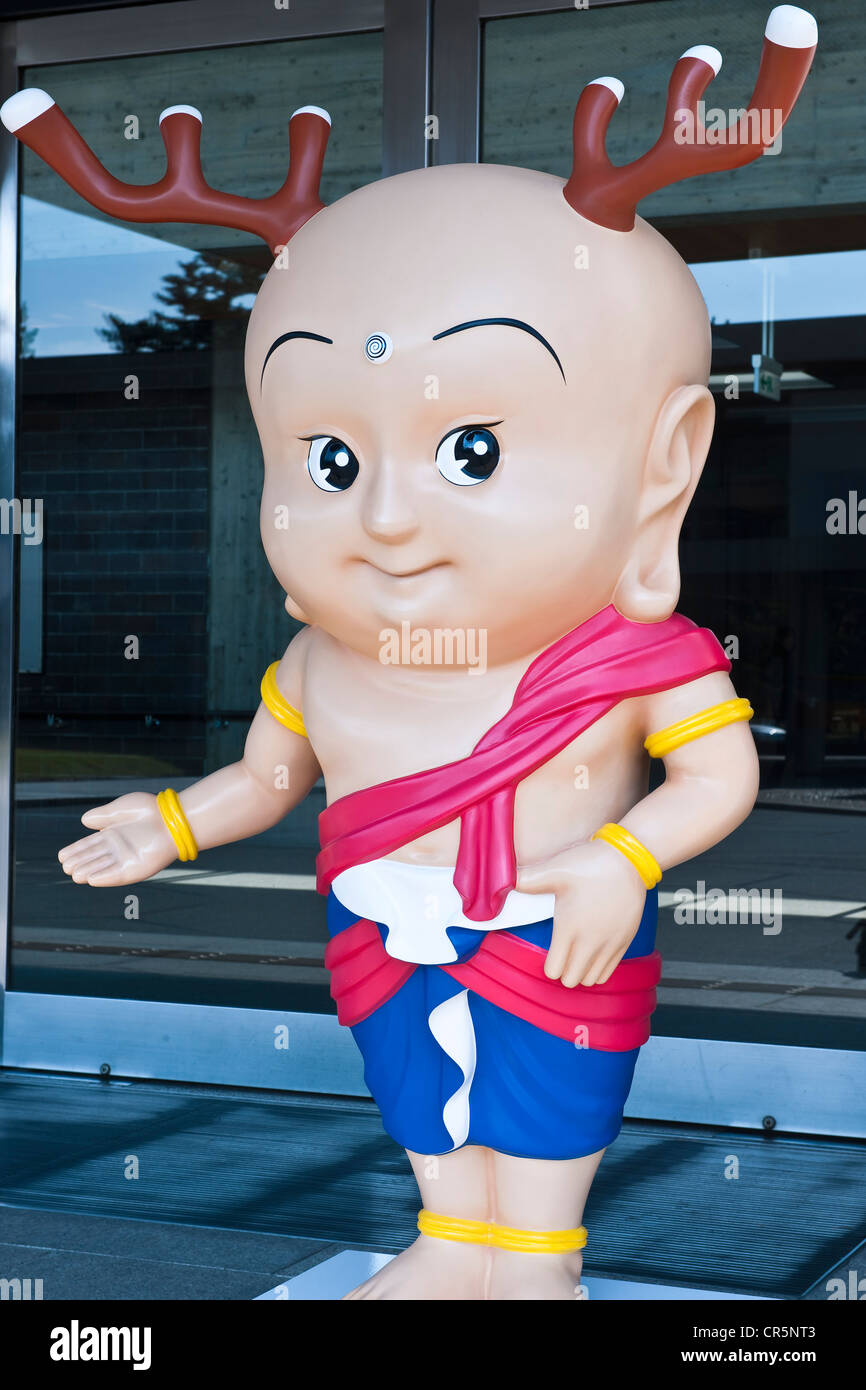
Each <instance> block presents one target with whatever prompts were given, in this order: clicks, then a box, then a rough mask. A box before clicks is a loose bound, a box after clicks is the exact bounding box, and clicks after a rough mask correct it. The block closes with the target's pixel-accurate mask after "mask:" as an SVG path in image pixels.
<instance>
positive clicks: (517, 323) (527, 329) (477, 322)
mask: <svg viewBox="0 0 866 1390" xmlns="http://www.w3.org/2000/svg"><path fill="white" fill-rule="evenodd" d="M490 323H502V324H504V325H505V326H506V328H520V329H522V330H523V332H524V333H529V334H531V335H532V337H533V338H537V340H538V342H539V343H541V344H542V346H543V347H546V348H547V351H548V352H549V353H550V355H551V357H552V358H553V360H554V362H555V363H556V365H557V367H558V368H559V371H560V375H561V376H562V379H563V381H565V372H564V371H563V370H562V363H561V362H560V360H559V358H558V356H557V354H556V353H555V352H554V350H553V348H552V347H551V346H550V343H549V342H548V341H547V339H546V338H544V337H542V335H541V334H540V333H539V331H538V329H537V328H533V327H532V324H531V323H524V322H523V319H470V320H469V322H468V323H457V324H455V325H454V327H453V328H446V329H445V331H444V332H443V333H434V335H433V341H434V343H435V342H436V341H437V340H438V339H439V338H449V337H450V336H451V334H452V333H462V332H463V330H464V329H466V328H483V327H484V326H485V325H487V324H490Z"/></svg>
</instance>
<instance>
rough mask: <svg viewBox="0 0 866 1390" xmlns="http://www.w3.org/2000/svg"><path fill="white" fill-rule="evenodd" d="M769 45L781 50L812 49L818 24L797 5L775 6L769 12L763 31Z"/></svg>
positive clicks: (815, 41)
mask: <svg viewBox="0 0 866 1390" xmlns="http://www.w3.org/2000/svg"><path fill="white" fill-rule="evenodd" d="M764 33H765V35H766V37H767V38H768V39H769V40H770V42H771V43H778V44H780V45H781V47H782V48H814V47H815V44H816V43H817V42H818V22H817V20H816V19H815V16H814V15H813V14H810V13H809V11H808V10H801V9H800V7H799V5H777V6H776V8H775V9H774V10H771V11H770V16H769V18H768V20H767V27H766V29H765V30H764Z"/></svg>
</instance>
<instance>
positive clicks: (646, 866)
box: [591, 821, 662, 888]
mask: <svg viewBox="0 0 866 1390" xmlns="http://www.w3.org/2000/svg"><path fill="white" fill-rule="evenodd" d="M591 838H592V839H593V840H604V842H605V843H606V844H608V845H612V846H613V848H614V849H618V850H619V852H620V854H624V855H625V857H626V859H628V860H630V862H631V863H632V864H633V865H634V867H635V868H636V869H637V871H638V873H639V874H640V876H641V878H642V879H643V882H644V886H645V887H647V888H655V886H656V884H657V883H658V882H659V881H660V880H661V876H662V871H661V869H660V868H659V865H658V862H657V861H656V860H655V859H653V857H652V855H651V854H650V852H649V850H648V849H647V848H646V845H642V844H641V842H640V840H636V839H635V837H634V835H632V834H631V832H630V831H628V830H626V829H625V827H624V826H622V825H615V824H613V822H612V821H609V822H608V824H607V825H603V826H602V827H601V829H600V830H596V832H595V834H594V835H593V836H592V837H591Z"/></svg>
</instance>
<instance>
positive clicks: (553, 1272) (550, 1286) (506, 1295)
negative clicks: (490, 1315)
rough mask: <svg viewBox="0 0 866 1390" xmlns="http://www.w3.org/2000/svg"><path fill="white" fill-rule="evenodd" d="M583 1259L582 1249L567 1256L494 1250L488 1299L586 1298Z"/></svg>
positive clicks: (549, 1301)
mask: <svg viewBox="0 0 866 1390" xmlns="http://www.w3.org/2000/svg"><path fill="white" fill-rule="evenodd" d="M582 1267H583V1259H582V1256H581V1253H580V1251H579V1250H574V1251H570V1252H569V1253H568V1254H567V1255H539V1254H536V1253H534V1252H533V1253H532V1254H518V1253H517V1252H516V1251H514V1250H494V1251H493V1266H492V1270H491V1275H490V1287H489V1290H488V1293H487V1297H488V1298H490V1299H494V1300H505V1299H512V1300H514V1299H536V1300H539V1301H541V1302H544V1303H552V1302H560V1301H562V1300H563V1299H564V1300H568V1301H574V1299H583V1298H584V1297H585V1294H584V1291H583V1289H582V1286H581V1283H580V1275H581V1269H582Z"/></svg>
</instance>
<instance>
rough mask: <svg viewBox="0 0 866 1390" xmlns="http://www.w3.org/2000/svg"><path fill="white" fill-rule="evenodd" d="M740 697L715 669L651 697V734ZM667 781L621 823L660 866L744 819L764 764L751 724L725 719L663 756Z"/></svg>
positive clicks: (694, 851) (687, 856)
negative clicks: (760, 765) (722, 726)
mask: <svg viewBox="0 0 866 1390" xmlns="http://www.w3.org/2000/svg"><path fill="white" fill-rule="evenodd" d="M735 697H736V691H735V690H734V687H733V685H732V684H731V682H730V680H729V679H728V677H727V676H726V675H722V674H720V673H716V674H713V675H710V676H702V677H701V678H700V679H699V680H696V681H691V682H689V683H688V684H687V685H682V686H679V687H678V688H677V689H676V690H666V691H663V692H662V693H661V694H659V695H653V696H651V697H650V698H649V699H648V700H647V702H646V718H647V729H646V732H647V734H651V733H655V732H656V731H657V730H659V729H662V728H666V727H667V726H668V725H670V724H674V723H678V722H679V721H680V720H682V719H687V718H689V717H690V716H691V715H693V714H697V713H699V712H701V711H703V710H705V709H708V708H709V707H710V706H712V705H717V704H721V703H723V702H724V701H726V700H731V699H734V698H735ZM663 761H664V765H665V781H664V782H663V784H662V785H661V786H660V787H658V788H657V789H656V790H655V791H654V792H650V794H649V795H648V796H646V797H644V799H643V800H642V801H639V802H638V804H637V805H636V806H634V807H632V809H631V810H630V811H629V813H628V815H626V816H624V817H623V818H622V820H621V821H620V824H621V825H622V826H624V827H625V829H626V830H628V831H630V832H631V834H632V835H634V836H635V837H636V838H637V839H638V840H640V842H641V844H643V845H645V846H646V848H647V849H648V850H649V851H650V853H651V854H652V855H653V857H654V858H655V859H656V860H657V861H658V864H659V867H660V868H661V869H662V870H664V869H669V868H672V867H673V866H674V865H675V864H681V863H683V861H684V860H686V859H691V858H693V856H694V855H696V854H700V853H701V852H702V851H703V850H706V849H709V848H710V847H711V846H712V845H715V844H718V842H719V841H720V840H723V839H724V838H725V836H726V835H730V833H731V831H732V830H735V829H736V828H737V826H738V825H740V824H741V822H742V821H744V820H745V819H746V817H747V816H748V814H749V812H750V811H751V809H752V807H753V806H754V804H755V798H756V797H757V795H758V780H759V764H758V754H757V750H756V749H755V741H754V739H753V738H752V734H751V731H750V729H749V726H748V724H747V723H745V722H743V723H736V724H728V725H727V726H726V727H724V728H721V729H716V730H714V731H713V732H712V733H709V734H704V735H702V737H700V738H696V739H694V740H693V741H692V742H690V743H686V744H684V745H683V746H682V747H680V748H676V749H674V750H673V751H672V752H670V753H668V754H666V755H665V757H664V760H663Z"/></svg>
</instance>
